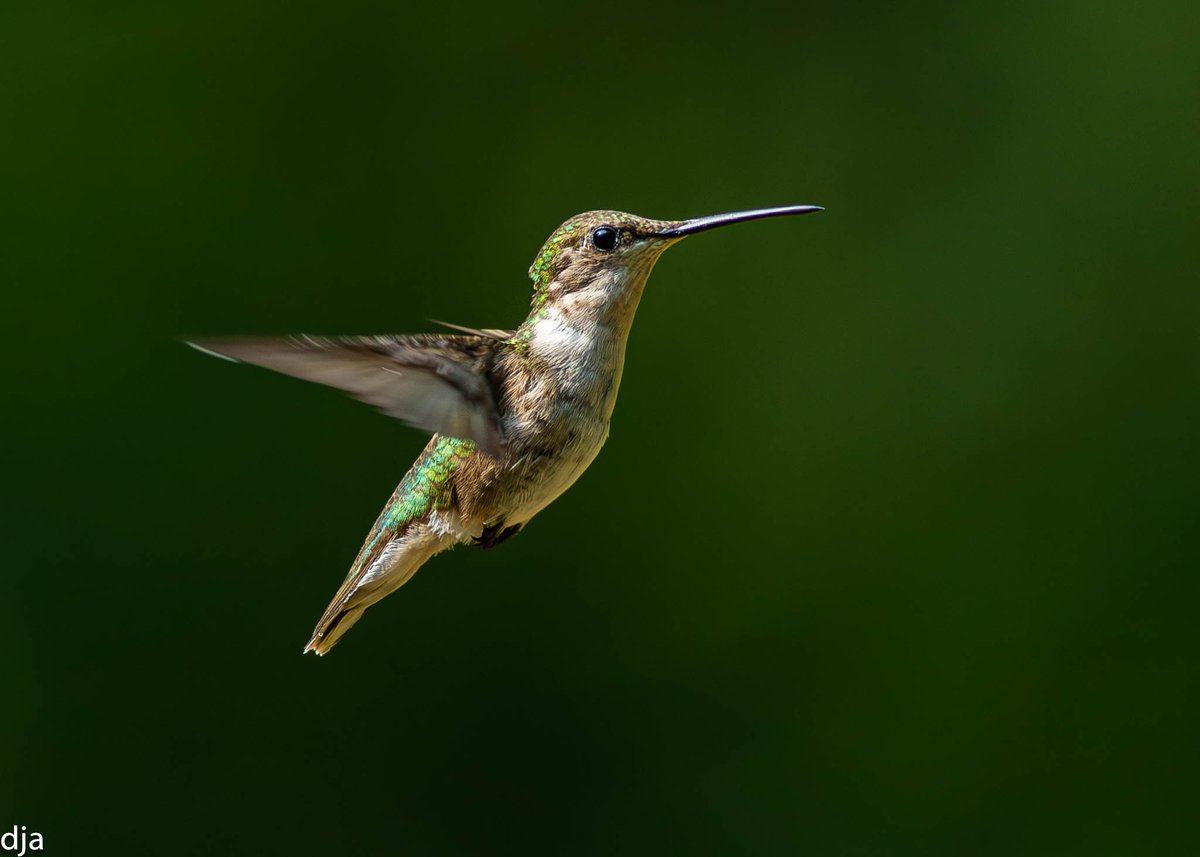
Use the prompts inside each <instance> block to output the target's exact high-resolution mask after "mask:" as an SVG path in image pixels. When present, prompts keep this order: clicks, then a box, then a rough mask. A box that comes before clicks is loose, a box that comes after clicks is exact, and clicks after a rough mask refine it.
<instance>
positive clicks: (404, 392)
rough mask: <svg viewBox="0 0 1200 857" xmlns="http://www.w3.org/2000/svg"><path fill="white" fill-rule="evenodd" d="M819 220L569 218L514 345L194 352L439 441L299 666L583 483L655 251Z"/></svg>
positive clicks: (348, 341) (537, 268) (413, 339)
mask: <svg viewBox="0 0 1200 857" xmlns="http://www.w3.org/2000/svg"><path fill="white" fill-rule="evenodd" d="M816 211H821V208H820V207H819V206H815V205H793V206H787V207H784V208H763V209H757V210H753V211H737V212H732V213H729V214H715V215H712V216H710V217H700V218H696V219H694V220H648V219H646V218H644V217H636V216H634V215H632V214H625V213H622V212H619V211H589V212H586V213H584V214H580V215H578V216H576V217H572V218H571V219H570V220H568V221H567V222H566V223H564V224H563V225H562V226H560V227H559V228H558V229H557V230H556V231H555V232H554V234H552V235H551V236H550V238H549V240H547V241H546V243H545V245H544V246H543V247H542V250H541V252H540V253H538V255H537V257H536V258H535V259H534V261H533V265H532V267H530V269H529V277H530V279H531V280H533V300H532V310H531V311H530V313H529V317H528V318H526V319H525V321H524V322H522V323H521V326H520V327H518V328H517V329H516V330H496V329H487V328H485V329H482V330H475V329H473V328H468V327H460V326H458V325H452V324H445V323H444V322H437V323H438V324H442V325H443V326H445V327H447V328H449V329H451V330H453V331H455V333H454V334H453V335H451V334H418V335H413V336H369V337H356V338H337V339H327V338H317V337H312V336H298V337H292V338H288V339H262V338H252V339H202V340H196V341H194V342H190V343H189V344H190V345H193V346H194V347H196V348H197V349H199V350H201V351H204V352H207V353H210V354H213V355H214V356H217V357H225V358H228V359H231V360H234V361H244V362H246V363H253V364H256V365H258V366H263V367H266V368H267V369H273V370H275V371H276V372H282V373H284V374H285V375H292V376H295V377H297V378H303V379H305V380H307V381H316V382H317V383H320V384H326V385H328V386H330V387H336V388H338V389H339V390H344V391H345V392H347V393H350V394H351V395H353V396H355V397H356V398H358V399H361V400H362V401H364V402H367V403H368V404H372V405H375V406H376V407H377V408H379V409H380V410H381V411H383V412H384V413H385V414H387V415H389V416H392V417H395V418H397V419H399V420H402V421H403V422H405V423H408V424H409V425H411V426H414V427H416V428H419V429H424V430H425V431H429V432H433V433H434V434H433V438H432V439H431V440H430V441H429V444H428V445H427V446H426V447H425V450H424V451H423V452H422V453H421V455H420V457H419V458H418V459H417V460H416V462H415V463H414V464H413V465H412V467H411V468H410V469H409V471H408V473H406V474H405V475H404V478H403V479H401V480H400V484H399V485H398V486H397V487H396V490H395V492H394V493H393V494H392V497H391V499H390V500H389V501H388V503H387V505H386V506H385V507H384V508H383V511H382V512H381V513H380V515H379V519H378V520H377V521H376V522H375V526H374V527H372V528H371V532H370V533H369V534H368V535H367V539H366V541H365V542H364V543H363V546H362V549H361V550H360V551H359V552H358V557H357V558H356V559H355V560H354V564H353V565H352V566H351V567H350V573H349V575H348V576H347V577H346V580H345V582H344V583H342V586H341V588H340V589H338V591H337V594H336V595H334V596H333V601H331V602H330V603H329V607H328V608H326V610H325V613H324V615H322V616H321V619H320V621H319V622H318V623H317V627H316V629H315V630H314V631H313V635H312V639H310V640H309V641H308V645H307V646H305V648H304V651H306V652H316V653H317V654H318V655H323V654H325V653H326V652H328V651H329V650H330V649H332V648H333V646H334V645H335V644H336V643H337V641H338V640H339V639H341V636H342V635H343V634H345V633H346V631H348V630H349V629H350V626H351V625H353V624H354V623H355V622H357V621H358V619H359V617H360V616H362V614H363V611H365V610H366V609H367V608H368V607H370V606H371V605H372V604H374V603H375V602H376V601H379V600H380V599H381V598H383V597H384V596H386V595H388V594H390V593H391V592H393V591H394V590H395V589H397V588H398V587H400V586H401V585H403V584H404V583H406V582H407V581H408V579H409V578H410V577H412V576H413V574H414V573H416V571H417V569H419V568H420V567H421V566H422V565H424V564H425V562H426V560H428V559H429V558H430V557H432V556H433V555H434V554H437V553H440V552H441V551H444V550H446V549H447V548H451V547H453V546H455V545H457V544H464V543H470V542H473V543H475V544H478V545H481V546H482V547H484V548H492V547H495V546H496V545H498V544H500V543H501V542H503V541H504V540H505V539H508V538H511V537H512V536H514V535H516V534H517V533H519V532H520V531H521V530H522V529H523V528H524V527H525V525H526V524H527V523H529V520H530V518H532V517H533V516H534V515H536V514H537V513H538V512H540V511H541V510H542V509H544V508H546V506H548V505H549V504H550V503H551V502H552V501H553V500H554V499H555V498H557V497H558V496H559V495H560V494H562V493H563V491H565V490H566V489H567V488H569V487H570V486H571V484H572V483H573V482H574V481H575V480H576V479H578V478H579V476H580V474H582V473H583V471H584V470H585V469H587V466H588V465H589V464H591V463H592V459H594V458H595V457H596V454H597V453H599V452H600V447H601V446H603V445H604V441H605V440H606V439H607V438H608V427H609V419H610V418H611V416H612V412H613V405H614V404H615V402H616V399H617V388H618V387H619V386H620V383H621V371H622V368H623V366H624V363H625V343H626V341H627V339H628V338H629V328H630V326H631V325H632V324H633V315H634V312H635V310H636V309H637V305H638V302H639V300H641V297H642V289H643V288H645V285H646V279H647V277H649V276H650V270H651V268H653V267H654V263H655V262H656V261H658V257H659V256H660V255H662V252H663V251H664V250H666V249H667V248H668V247H670V246H671V245H672V244H674V243H675V242H676V241H679V240H680V239H682V238H684V237H686V236H688V235H692V234H695V233H697V232H703V231H705V230H707V229H713V228H715V227H718V226H726V225H728V224H731V223H741V222H743V221H746V220H757V219H759V218H763V217H778V216H781V215H789V214H810V213H812V212H816Z"/></svg>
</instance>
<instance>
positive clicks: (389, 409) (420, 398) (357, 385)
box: [188, 334, 504, 455]
mask: <svg viewBox="0 0 1200 857" xmlns="http://www.w3.org/2000/svg"><path fill="white" fill-rule="evenodd" d="M496 344H497V343H496V341H495V340H494V339H492V338H490V337H486V336H441V335H437V334H429V335H417V336H368V337H354V338H350V337H347V338H336V339H334V338H322V337H313V336H295V337H288V338H285V339H279V338H247V339H196V340H190V341H188V345H191V346H192V347H193V348H196V349H198V350H199V351H203V352H205V353H207V354H212V355H213V356H216V357H225V358H228V359H231V360H234V361H239V362H244V363H253V364H254V365H256V366H262V367H264V368H266V369H273V370H274V371H276V372H282V373H283V374H284V375H291V376H293V377H295V378H302V379H304V380H305V381H314V382H316V383H318V384H324V385H326V386H328V387H336V388H337V389H339V390H344V391H345V392H347V393H349V394H350V395H352V396H354V397H355V398H356V399H360V400H361V401H364V402H366V403H367V404H370V405H374V406H375V407H377V408H379V410H381V411H383V412H384V413H385V414H387V415H388V416H390V417H395V418H396V419H398V420H402V421H403V422H405V423H407V424H408V425H410V426H414V427H415V428H419V429H424V430H425V431H428V432H436V433H438V434H443V435H446V436H448V437H457V438H462V439H465V440H473V441H475V443H476V444H478V446H479V448H480V449H481V450H482V451H484V452H486V453H488V454H489V455H500V453H501V452H503V450H504V440H503V438H502V437H501V434H500V421H499V415H498V414H497V412H496V395H495V393H494V392H493V389H492V383H491V381H490V380H489V378H488V369H489V368H490V366H491V363H492V359H493V356H494V349H495V347H496Z"/></svg>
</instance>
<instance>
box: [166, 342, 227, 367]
mask: <svg viewBox="0 0 1200 857" xmlns="http://www.w3.org/2000/svg"><path fill="white" fill-rule="evenodd" d="M179 341H180V342H182V343H183V344H184V345H186V346H188V347H189V348H194V349H196V350H197V351H199V352H200V353H201V354H207V355H208V356H209V357H216V358H217V359H218V360H225V361H227V362H229V363H239V362H241V361H239V360H238V359H237V358H236V357H230V356H229V355H228V354H222V353H221V352H220V351H214V350H213V349H211V348H208V347H206V346H204V345H201V344H200V343H199V342H197V341H196V340H194V339H180V340H179Z"/></svg>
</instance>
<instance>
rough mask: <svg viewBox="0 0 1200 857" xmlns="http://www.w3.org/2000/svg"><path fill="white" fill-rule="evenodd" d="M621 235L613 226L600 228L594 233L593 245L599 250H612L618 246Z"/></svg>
mask: <svg viewBox="0 0 1200 857" xmlns="http://www.w3.org/2000/svg"><path fill="white" fill-rule="evenodd" d="M619 237H620V233H619V232H617V230H616V229H614V228H613V227H611V226H599V227H597V228H596V229H595V230H593V231H592V244H594V245H595V247H596V249H597V250H611V249H612V248H614V247H616V246H617V239H618V238H619Z"/></svg>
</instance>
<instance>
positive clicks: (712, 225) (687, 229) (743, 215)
mask: <svg viewBox="0 0 1200 857" xmlns="http://www.w3.org/2000/svg"><path fill="white" fill-rule="evenodd" d="M824 210H825V209H823V208H821V206H819V205H785V206H783V207H782V208H756V209H753V210H752V211H731V212H729V213H728V214H710V215H709V216H708V217H697V218H695V219H694V220H685V221H683V223H681V224H679V225H678V226H672V227H671V228H669V229H664V230H662V231H661V232H655V233H654V235H655V237H657V238H682V237H683V236H685V235H691V234H693V233H695V232H703V231H704V230H705V229H716V228H717V227H718V226H728V225H729V224H731V223H742V222H744V221H747V220H759V219H761V218H763V217H783V216H784V215H786V214H812V213H813V212H817V211H824Z"/></svg>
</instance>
